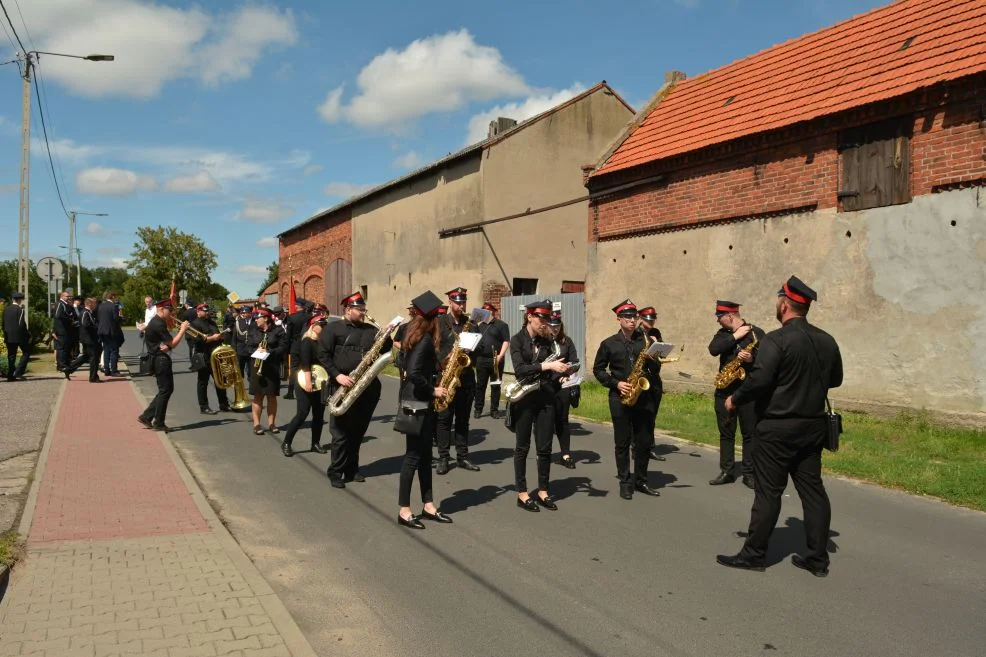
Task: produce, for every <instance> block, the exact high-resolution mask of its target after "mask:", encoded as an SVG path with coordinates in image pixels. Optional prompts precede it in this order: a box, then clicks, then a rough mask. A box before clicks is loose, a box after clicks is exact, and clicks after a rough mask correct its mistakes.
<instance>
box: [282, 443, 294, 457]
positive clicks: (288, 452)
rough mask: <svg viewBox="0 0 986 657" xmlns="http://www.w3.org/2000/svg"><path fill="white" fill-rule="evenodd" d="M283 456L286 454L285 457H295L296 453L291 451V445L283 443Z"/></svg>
mask: <svg viewBox="0 0 986 657" xmlns="http://www.w3.org/2000/svg"><path fill="white" fill-rule="evenodd" d="M281 454H284V455H285V456H294V452H293V451H291V445H289V444H287V443H281Z"/></svg>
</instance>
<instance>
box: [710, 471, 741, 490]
mask: <svg viewBox="0 0 986 657" xmlns="http://www.w3.org/2000/svg"><path fill="white" fill-rule="evenodd" d="M734 481H736V475H734V474H730V473H729V472H726V471H725V470H723V471H722V472H720V473H719V476H718V477H716V478H715V479H713V480H712V481H710V482H709V485H710V486H722V485H723V484H731V483H733V482H734Z"/></svg>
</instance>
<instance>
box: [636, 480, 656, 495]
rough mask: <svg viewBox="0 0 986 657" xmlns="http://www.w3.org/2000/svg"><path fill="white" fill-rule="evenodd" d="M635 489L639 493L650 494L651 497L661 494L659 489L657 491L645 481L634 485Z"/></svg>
mask: <svg viewBox="0 0 986 657" xmlns="http://www.w3.org/2000/svg"><path fill="white" fill-rule="evenodd" d="M633 489H634V490H635V491H637V492H638V493H643V494H644V495H650V496H651V497H660V496H661V493H660V492H659V491H657V490H656V489H654V488H651V487H650V486H649V485H647V484H644V483H639V484H637V485H636V486H634V487H633Z"/></svg>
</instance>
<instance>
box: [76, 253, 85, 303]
mask: <svg viewBox="0 0 986 657" xmlns="http://www.w3.org/2000/svg"><path fill="white" fill-rule="evenodd" d="M75 264H76V267H77V269H76V270H75V286H76V287H77V288H79V291H78V292H76V294H78V295H79V296H80V297H81V296H82V273H81V272H82V249H76V250H75ZM83 301H84V300H83Z"/></svg>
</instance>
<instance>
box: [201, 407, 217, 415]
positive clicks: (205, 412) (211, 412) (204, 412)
mask: <svg viewBox="0 0 986 657" xmlns="http://www.w3.org/2000/svg"><path fill="white" fill-rule="evenodd" d="M199 413H201V414H202V415H218V414H219V411H214V410H212V409H211V408H209V407H208V406H206V407H205V408H200V409H199Z"/></svg>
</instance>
